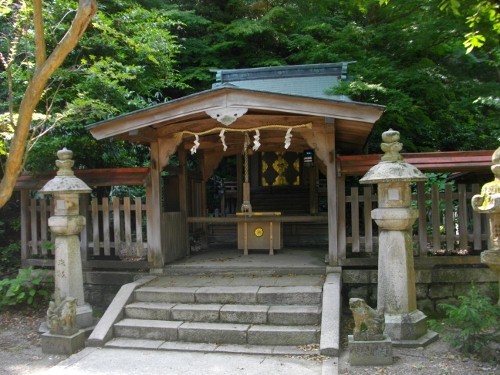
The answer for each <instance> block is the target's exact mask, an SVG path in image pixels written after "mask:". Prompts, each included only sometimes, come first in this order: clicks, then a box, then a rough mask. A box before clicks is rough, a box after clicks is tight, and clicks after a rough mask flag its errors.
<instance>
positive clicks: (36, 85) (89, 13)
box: [0, 0, 97, 207]
mask: <svg viewBox="0 0 500 375" xmlns="http://www.w3.org/2000/svg"><path fill="white" fill-rule="evenodd" d="M96 11H97V3H96V1H95V0H79V2H78V10H77V12H76V15H75V18H74V19H73V22H72V23H71V26H70V28H69V29H68V31H67V32H66V34H65V35H64V37H63V38H62V39H61V41H60V42H59V44H58V45H57V47H56V48H55V49H54V51H53V52H52V53H51V54H50V56H49V57H48V58H47V59H46V60H45V61H44V63H43V64H42V65H40V66H39V67H37V69H36V71H35V74H34V76H33V77H32V79H31V81H30V82H29V84H28V87H27V88H26V92H25V94H24V97H23V99H22V101H21V105H20V107H19V117H18V120H17V125H16V129H15V131H14V136H13V138H12V141H11V144H10V150H9V156H8V158H7V162H6V165H5V173H4V176H3V178H2V181H1V182H0V207H3V206H4V205H5V203H6V202H7V201H8V200H9V198H10V197H11V195H12V191H13V190H14V186H15V184H16V180H17V176H18V175H19V173H20V172H21V169H22V167H23V165H24V161H25V158H26V152H27V151H26V141H27V139H28V135H29V131H30V124H31V119H32V116H33V112H34V111H35V108H36V106H37V104H38V102H39V101H40V97H41V95H42V93H43V91H44V89H45V86H46V84H47V82H48V80H49V78H50V76H51V75H52V74H53V73H54V72H55V70H56V69H57V68H58V67H59V66H61V64H62V63H63V61H64V59H65V58H66V56H67V55H68V54H69V53H70V52H71V51H72V50H73V49H74V48H75V47H76V45H77V43H78V41H79V40H80V38H81V37H82V35H83V33H84V32H85V30H86V28H87V26H88V25H89V23H90V21H91V19H92V17H93V16H94V15H95V13H96Z"/></svg>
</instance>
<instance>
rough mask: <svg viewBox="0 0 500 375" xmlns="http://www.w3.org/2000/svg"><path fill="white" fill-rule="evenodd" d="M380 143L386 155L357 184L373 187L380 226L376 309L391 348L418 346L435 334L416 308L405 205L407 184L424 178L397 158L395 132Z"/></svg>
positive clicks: (409, 214)
mask: <svg viewBox="0 0 500 375" xmlns="http://www.w3.org/2000/svg"><path fill="white" fill-rule="evenodd" d="M382 140H383V143H382V144H381V148H382V151H384V152H385V155H383V156H382V159H381V161H380V162H379V163H378V164H377V165H375V166H373V167H372V168H371V169H370V170H369V171H368V172H367V173H366V174H365V175H364V176H363V178H361V180H360V183H362V184H377V188H378V208H376V209H374V210H373V211H372V219H373V220H375V222H376V223H377V225H378V226H379V252H378V290H377V309H378V310H383V311H384V315H385V330H384V334H386V335H387V336H389V337H390V338H391V339H392V341H393V343H394V345H395V346H421V345H425V344H427V343H429V342H431V341H433V340H434V339H435V338H437V334H436V333H435V332H431V331H427V326H426V316H425V315H424V314H423V313H422V312H421V311H419V310H417V297H416V288H415V270H414V264H413V249H412V237H411V228H412V225H413V223H414V222H415V220H416V219H417V217H418V211H417V210H416V209H414V208H411V207H410V206H411V188H410V182H414V181H425V180H426V179H427V177H426V176H425V175H424V174H423V173H422V172H420V171H419V170H418V169H417V168H415V167H414V166H413V165H411V164H409V163H406V162H404V160H403V157H402V156H401V155H400V154H399V152H400V151H401V149H402V146H403V145H402V144H401V143H400V142H399V132H397V131H394V130H392V129H390V130H388V131H386V132H384V133H383V134H382Z"/></svg>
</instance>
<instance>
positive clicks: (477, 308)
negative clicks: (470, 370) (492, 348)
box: [431, 284, 500, 358]
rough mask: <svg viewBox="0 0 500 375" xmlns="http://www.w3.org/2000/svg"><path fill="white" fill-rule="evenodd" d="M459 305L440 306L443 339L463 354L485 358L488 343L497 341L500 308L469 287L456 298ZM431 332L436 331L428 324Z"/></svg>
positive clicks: (434, 324)
mask: <svg viewBox="0 0 500 375" xmlns="http://www.w3.org/2000/svg"><path fill="white" fill-rule="evenodd" d="M458 299H459V304H458V306H453V305H450V304H445V303H442V304H439V307H440V308H442V309H443V311H444V312H445V314H446V318H445V319H444V320H443V321H442V327H443V328H445V329H444V330H443V333H442V336H443V338H444V339H445V340H446V341H447V342H448V343H449V344H450V345H451V346H453V347H454V348H457V349H458V350H459V351H461V352H462V353H466V354H477V355H480V356H481V357H483V358H484V357H485V356H487V353H488V350H486V349H487V348H488V344H489V343H490V342H492V341H494V340H495V339H497V338H498V321H499V317H500V307H499V306H498V305H496V304H493V303H492V302H491V301H490V300H489V298H488V297H486V296H484V295H482V294H481V293H480V292H479V291H478V289H477V288H476V287H475V285H474V284H472V286H471V289H470V290H469V292H468V293H467V294H466V295H465V296H460V297H458ZM431 327H432V328H433V329H436V328H437V329H438V330H440V329H439V326H438V324H437V323H436V322H431Z"/></svg>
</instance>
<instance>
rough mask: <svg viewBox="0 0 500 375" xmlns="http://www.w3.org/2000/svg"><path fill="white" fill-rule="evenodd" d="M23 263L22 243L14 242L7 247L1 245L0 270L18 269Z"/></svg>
mask: <svg viewBox="0 0 500 375" xmlns="http://www.w3.org/2000/svg"><path fill="white" fill-rule="evenodd" d="M20 265H21V245H20V244H19V242H12V243H10V244H8V245H7V246H5V247H0V272H10V271H13V270H16V269H18V268H19V266H20Z"/></svg>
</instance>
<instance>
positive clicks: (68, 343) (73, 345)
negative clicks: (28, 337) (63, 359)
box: [42, 329, 85, 355]
mask: <svg viewBox="0 0 500 375" xmlns="http://www.w3.org/2000/svg"><path fill="white" fill-rule="evenodd" d="M84 347H85V331H84V330H82V329H81V330H79V331H78V332H76V333H75V334H73V335H71V336H64V335H53V334H52V333H50V332H47V333H44V334H43V335H42V352H43V353H47V354H64V355H71V354H73V353H76V352H77V351H79V350H80V349H82V348H84Z"/></svg>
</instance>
